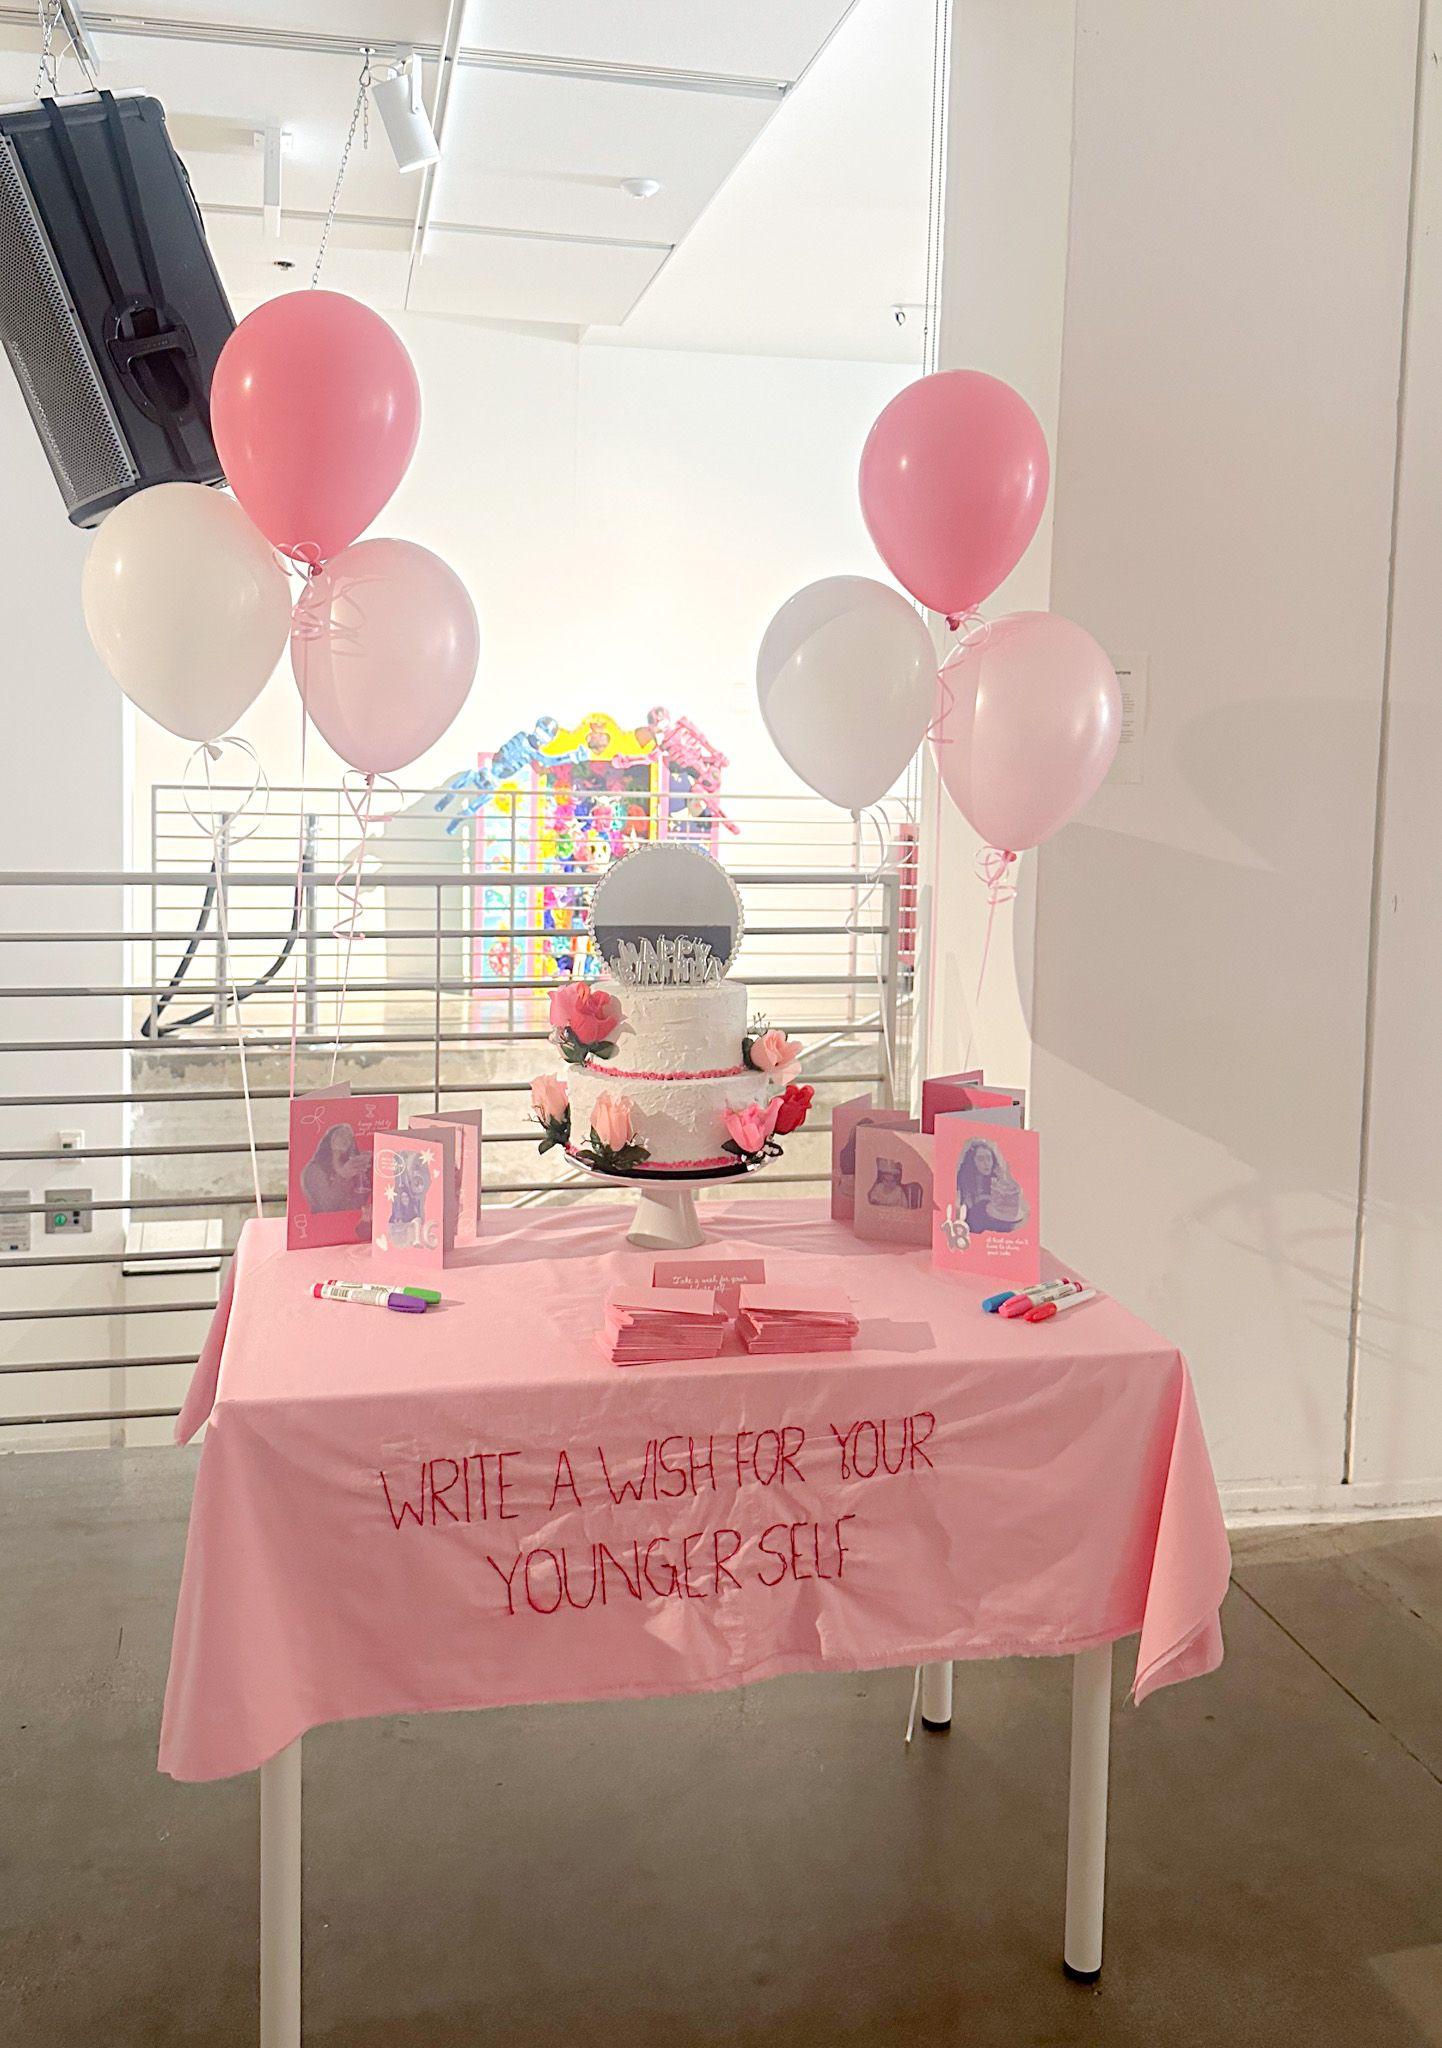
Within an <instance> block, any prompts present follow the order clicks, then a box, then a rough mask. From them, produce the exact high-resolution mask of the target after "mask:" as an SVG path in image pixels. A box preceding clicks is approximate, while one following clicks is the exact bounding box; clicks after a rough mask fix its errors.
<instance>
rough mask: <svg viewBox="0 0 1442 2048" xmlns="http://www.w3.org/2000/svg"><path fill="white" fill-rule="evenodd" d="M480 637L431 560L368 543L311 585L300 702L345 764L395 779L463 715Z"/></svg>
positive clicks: (303, 621)
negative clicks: (462, 711)
mask: <svg viewBox="0 0 1442 2048" xmlns="http://www.w3.org/2000/svg"><path fill="white" fill-rule="evenodd" d="M480 652H481V633H480V627H479V625H478V624H477V622H476V610H475V606H474V605H473V604H472V603H471V600H470V597H469V595H468V593H467V590H466V586H465V585H464V583H462V581H461V579H460V577H459V576H457V574H456V573H455V571H454V569H450V568H448V567H447V566H446V564H445V563H444V562H443V561H442V560H441V558H440V556H439V555H433V554H432V553H431V551H430V549H429V548H422V547H417V546H416V544H415V542H414V541H409V540H362V541H357V542H356V543H355V545H354V546H353V547H348V548H342V549H341V551H340V553H339V554H338V555H337V556H336V557H335V559H334V561H332V562H328V563H327V564H326V566H325V568H324V569H322V571H321V572H320V574H319V575H318V576H315V577H313V578H312V580H311V581H310V583H308V584H307V586H306V588H305V591H304V592H303V594H302V596H301V598H300V601H299V603H298V604H297V605H296V608H295V616H294V619H293V620H292V623H291V634H290V663H291V667H292V668H293V669H294V671H295V679H296V683H297V685H298V687H299V689H300V694H301V699H302V701H303V703H304V705H305V708H306V710H307V711H308V712H309V714H310V717H311V719H312V720H313V721H314V723H315V726H316V728H317V730H318V731H319V732H320V734H321V735H322V737H323V738H324V739H325V740H327V741H328V742H329V744H330V745H331V746H332V747H333V748H334V750H335V752H336V753H337V754H339V755H340V757H341V759H342V760H343V761H348V762H349V763H350V765H351V767H352V768H359V769H361V770H362V771H363V772H364V773H365V774H368V775H389V774H393V773H394V772H395V770H396V769H397V768H404V767H405V766H406V765H407V763H408V762H411V761H414V760H415V759H416V757H417V755H419V754H423V753H425V751H426V749H427V748H428V747H433V746H434V745H435V743H436V741H437V740H438V739H440V738H441V736H442V735H443V734H444V733H445V731H446V729H447V727H448V726H449V725H450V723H451V720H452V719H453V718H454V717H455V715H456V713H457V712H458V711H459V710H460V708H461V706H462V705H463V704H464V703H465V701H466V697H467V696H468V694H469V692H470V687H471V683H472V681H473V680H474V678H475V673H476V664H477V662H478V661H479V659H480Z"/></svg>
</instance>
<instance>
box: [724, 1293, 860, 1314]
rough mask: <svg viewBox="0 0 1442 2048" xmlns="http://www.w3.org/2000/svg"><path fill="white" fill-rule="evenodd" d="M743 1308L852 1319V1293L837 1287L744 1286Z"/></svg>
mask: <svg viewBox="0 0 1442 2048" xmlns="http://www.w3.org/2000/svg"><path fill="white" fill-rule="evenodd" d="M741 1306H742V1308H744V1309H752V1310H756V1309H760V1310H761V1311H762V1312H763V1313H764V1314H766V1315H771V1316H827V1317H832V1318H840V1319H841V1320H843V1321H846V1322H851V1321H853V1320H854V1317H853V1313H852V1307H851V1296H850V1295H849V1294H846V1293H844V1292H843V1290H842V1289H841V1288H839V1287H744V1288H743V1289H742V1290H741Z"/></svg>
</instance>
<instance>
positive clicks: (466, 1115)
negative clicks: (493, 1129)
mask: <svg viewBox="0 0 1442 2048" xmlns="http://www.w3.org/2000/svg"><path fill="white" fill-rule="evenodd" d="M406 1129H407V1130H411V1131H421V1132H425V1131H431V1130H454V1132H455V1134H456V1169H455V1171H456V1243H457V1244H475V1243H476V1242H477V1240H478V1239H479V1237H480V1234H481V1112H480V1110H478V1109H446V1110H437V1111H436V1112H435V1113H434V1114H433V1115H430V1116H413V1117H412V1118H411V1119H410V1122H409V1123H408V1124H407V1125H406Z"/></svg>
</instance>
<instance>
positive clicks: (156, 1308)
mask: <svg viewBox="0 0 1442 2048" xmlns="http://www.w3.org/2000/svg"><path fill="white" fill-rule="evenodd" d="M214 1313H215V1303H214V1302H213V1301H133V1302H123V1301H121V1302H104V1303H102V1304H101V1305H100V1306H99V1307H92V1306H88V1305H87V1306H85V1307H82V1308H5V1309H0V1323H68V1322H90V1321H93V1320H94V1319H95V1318H96V1317H97V1316H188V1315H206V1316H209V1315H214ZM114 1363H115V1364H116V1365H124V1363H125V1360H124V1359H123V1358H117V1359H115V1360H114Z"/></svg>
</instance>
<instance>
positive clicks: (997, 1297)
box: [982, 1287, 1016, 1316]
mask: <svg viewBox="0 0 1442 2048" xmlns="http://www.w3.org/2000/svg"><path fill="white" fill-rule="evenodd" d="M1015 1295H1016V1289H1015V1288H1014V1287H1007V1288H1004V1289H1003V1290H1002V1292H1001V1293H1000V1294H989V1295H988V1296H987V1297H986V1300H985V1301H984V1302H983V1303H982V1307H983V1308H984V1309H985V1311H986V1313H987V1314H988V1315H989V1316H994V1315H995V1314H996V1312H997V1310H998V1309H999V1308H1000V1307H1001V1305H1002V1303H1003V1302H1004V1301H1011V1300H1013V1299H1014V1298H1015Z"/></svg>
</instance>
